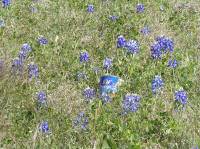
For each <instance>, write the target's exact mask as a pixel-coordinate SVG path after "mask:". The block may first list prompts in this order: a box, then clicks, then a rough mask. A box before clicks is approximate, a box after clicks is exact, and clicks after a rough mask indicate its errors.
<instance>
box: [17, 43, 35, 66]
mask: <svg viewBox="0 0 200 149" xmlns="http://www.w3.org/2000/svg"><path fill="white" fill-rule="evenodd" d="M31 51H32V48H31V46H30V45H29V44H28V43H24V44H23V45H22V47H21V49H20V51H19V55H18V56H19V59H20V60H21V61H22V62H24V60H25V59H26V57H27V56H28V53H29V52H31Z"/></svg>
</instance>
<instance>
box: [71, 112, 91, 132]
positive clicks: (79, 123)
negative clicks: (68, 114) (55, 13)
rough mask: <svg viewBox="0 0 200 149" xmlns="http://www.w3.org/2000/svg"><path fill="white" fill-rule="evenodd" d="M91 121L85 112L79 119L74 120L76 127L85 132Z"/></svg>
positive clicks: (81, 113)
mask: <svg viewBox="0 0 200 149" xmlns="http://www.w3.org/2000/svg"><path fill="white" fill-rule="evenodd" d="M88 123H89V120H88V117H87V116H86V115H85V113H84V112H80V113H79V114H78V115H77V117H76V118H75V119H74V120H73V126H74V127H80V128H81V129H83V130H86V129H87V126H88Z"/></svg>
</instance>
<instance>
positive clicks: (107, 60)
mask: <svg viewBox="0 0 200 149" xmlns="http://www.w3.org/2000/svg"><path fill="white" fill-rule="evenodd" d="M111 66H112V59H110V58H105V59H104V61H103V68H104V69H106V70H109V69H110V68H111Z"/></svg>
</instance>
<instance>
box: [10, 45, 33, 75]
mask: <svg viewBox="0 0 200 149" xmlns="http://www.w3.org/2000/svg"><path fill="white" fill-rule="evenodd" d="M31 51H32V48H31V46H30V45H29V44H28V43H24V44H23V45H22V47H21V49H20V51H19V54H18V57H17V58H15V59H14V60H13V62H12V71H13V72H14V73H17V72H22V68H23V64H24V61H25V59H26V58H27V57H28V54H29V53H30V52H31Z"/></svg>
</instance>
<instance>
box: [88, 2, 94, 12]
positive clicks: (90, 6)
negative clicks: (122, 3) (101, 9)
mask: <svg viewBox="0 0 200 149" xmlns="http://www.w3.org/2000/svg"><path fill="white" fill-rule="evenodd" d="M87 12H89V13H92V12H94V6H93V5H92V4H89V5H88V7H87Z"/></svg>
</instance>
